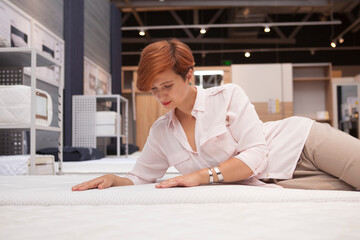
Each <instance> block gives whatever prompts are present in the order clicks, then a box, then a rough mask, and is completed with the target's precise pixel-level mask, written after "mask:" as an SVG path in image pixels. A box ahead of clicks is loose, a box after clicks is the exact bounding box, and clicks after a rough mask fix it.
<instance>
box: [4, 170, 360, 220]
mask: <svg viewBox="0 0 360 240" xmlns="http://www.w3.org/2000/svg"><path fill="white" fill-rule="evenodd" d="M99 176H100V175H99ZM93 177H94V176H86V175H84V176H77V175H74V176H66V175H65V176H0V205H42V206H49V205H128V204H145V205H157V204H181V203H196V204H202V203H234V202H241V203H244V202H246V203H250V202H251V203H254V202H260V203H265V202H357V203H360V193H359V192H346V191H324V190H323V191H314V190H297V189H283V188H267V187H254V186H245V185H237V184H226V185H225V184H214V185H205V186H199V187H191V188H169V189H156V188H155V186H154V184H146V185H137V186H124V187H113V188H108V189H104V190H98V189H93V190H88V191H82V192H72V191H71V186H73V185H76V184H78V183H81V182H84V181H88V180H91V179H92V178H93ZM358 211H359V214H360V208H359V209H358Z"/></svg>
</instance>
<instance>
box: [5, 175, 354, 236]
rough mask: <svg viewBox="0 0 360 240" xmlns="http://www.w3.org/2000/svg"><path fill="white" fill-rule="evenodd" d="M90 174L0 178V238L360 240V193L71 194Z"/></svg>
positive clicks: (235, 189) (214, 189)
mask: <svg viewBox="0 0 360 240" xmlns="http://www.w3.org/2000/svg"><path fill="white" fill-rule="evenodd" d="M89 177H90V176H17V177H0V239H156V240H159V239H160V240H161V239H172V240H173V239H226V240H228V239H276V240H279V239H286V240H288V239H296V240H297V239H299V240H304V239H311V240H317V239H319V240H320V239H327V240H328V239H334V240H335V239H336V240H338V239H359V236H360V193H359V192H344V191H314V190H293V189H279V188H264V187H250V186H239V185H211V186H200V187H193V188H172V189H156V188H155V187H154V185H153V184H150V185H142V186H127V187H116V188H110V189H105V190H89V191H84V192H71V191H70V187H71V186H72V185H74V184H76V183H78V182H81V181H84V180H87V179H88V178H89ZM91 177H93V176H91Z"/></svg>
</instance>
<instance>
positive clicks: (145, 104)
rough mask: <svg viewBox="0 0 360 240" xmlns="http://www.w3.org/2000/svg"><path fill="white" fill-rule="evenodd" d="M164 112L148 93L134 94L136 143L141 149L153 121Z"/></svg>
mask: <svg viewBox="0 0 360 240" xmlns="http://www.w3.org/2000/svg"><path fill="white" fill-rule="evenodd" d="M165 113H166V109H165V108H164V107H163V106H161V105H160V104H159V103H158V102H157V101H156V99H155V98H154V97H153V96H152V94H150V93H137V94H136V145H137V146H138V147H139V148H140V150H142V148H143V147H144V145H145V142H146V139H147V137H148V135H149V131H150V128H151V126H152V125H153V124H154V122H155V121H156V120H157V119H158V118H159V117H160V116H162V115H164V114H165Z"/></svg>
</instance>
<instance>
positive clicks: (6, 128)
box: [0, 47, 63, 174]
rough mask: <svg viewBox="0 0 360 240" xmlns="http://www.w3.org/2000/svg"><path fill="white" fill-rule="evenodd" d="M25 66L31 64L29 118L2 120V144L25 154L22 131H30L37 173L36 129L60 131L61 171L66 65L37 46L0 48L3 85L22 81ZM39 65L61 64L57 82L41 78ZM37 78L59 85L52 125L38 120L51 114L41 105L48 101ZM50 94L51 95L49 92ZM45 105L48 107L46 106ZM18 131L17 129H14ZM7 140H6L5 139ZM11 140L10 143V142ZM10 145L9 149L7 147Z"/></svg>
mask: <svg viewBox="0 0 360 240" xmlns="http://www.w3.org/2000/svg"><path fill="white" fill-rule="evenodd" d="M24 67H30V74H31V80H30V85H31V86H30V87H31V94H30V96H31V101H30V103H29V105H30V106H31V109H30V115H29V117H30V120H29V121H25V122H24V123H3V124H0V130H1V132H2V139H1V141H2V144H1V147H2V148H5V149H2V151H3V152H5V153H8V154H9V155H16V154H22V149H21V148H22V147H20V148H19V146H22V143H23V132H24V131H30V159H31V160H30V174H35V173H36V166H35V153H36V140H37V139H36V132H37V131H51V132H56V133H58V141H57V142H58V149H59V150H58V157H59V169H58V174H61V173H62V160H63V154H62V139H63V135H62V102H63V101H62V100H63V66H62V64H61V62H59V61H57V60H55V59H53V58H51V57H50V56H48V55H47V54H44V53H42V52H39V51H38V50H36V49H35V48H21V47H19V48H0V84H1V85H22V84H23V74H24ZM37 67H58V68H59V74H60V75H59V79H58V82H57V83H56V84H54V82H52V81H48V80H49V79H47V78H41V79H39V78H38V77H37V74H36V71H37ZM37 81H42V82H44V83H46V84H51V85H54V86H56V87H57V89H58V94H57V99H52V102H55V103H57V109H53V110H54V113H55V112H56V114H57V118H54V117H53V116H51V117H52V118H53V119H54V120H53V123H52V125H50V126H48V124H39V121H38V120H37V119H38V118H39V117H40V118H41V117H49V116H47V115H46V114H47V113H46V109H47V108H44V107H42V106H44V104H45V105H46V104H47V102H46V101H45V100H44V96H40V95H41V94H40V95H39V92H40V93H41V90H39V91H37V86H38V84H37ZM46 97H49V96H46ZM44 109H45V110H44ZM14 131H15V132H14ZM6 142H7V143H6ZM9 142H10V143H9ZM6 148H9V149H6Z"/></svg>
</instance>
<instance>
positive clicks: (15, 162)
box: [0, 155, 55, 176]
mask: <svg viewBox="0 0 360 240" xmlns="http://www.w3.org/2000/svg"><path fill="white" fill-rule="evenodd" d="M29 172H30V155H11V156H0V175H3V176H9V175H27V174H29ZM54 173H55V169H54V156H52V155H36V156H35V174H38V175H43V174H47V175H49V174H50V175H52V174H54Z"/></svg>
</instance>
